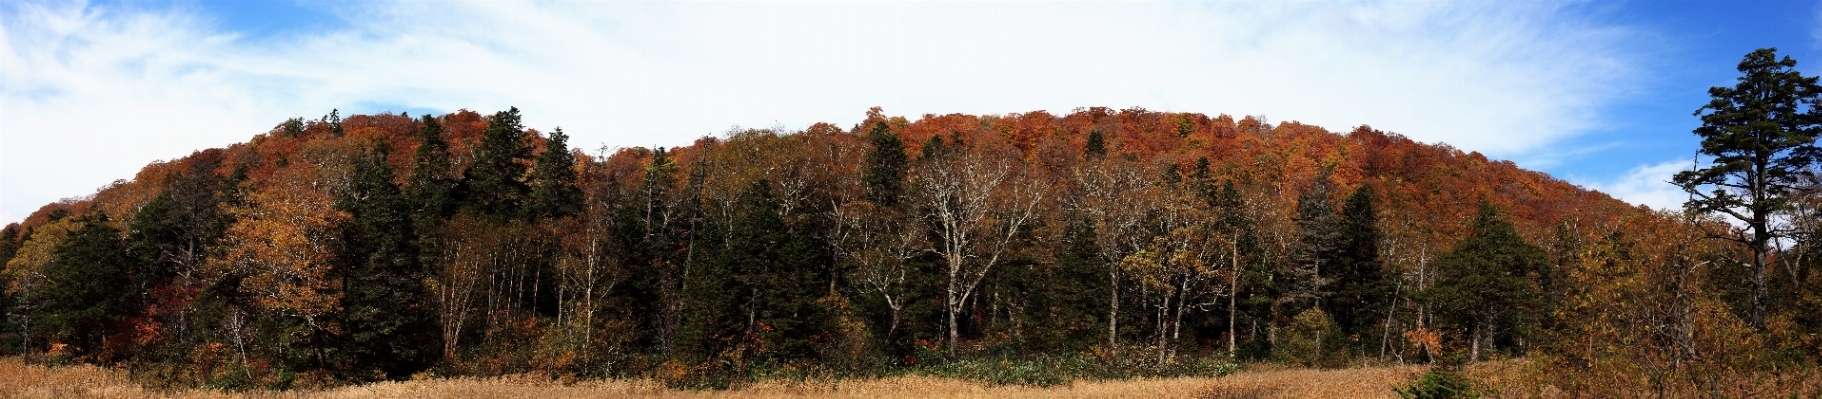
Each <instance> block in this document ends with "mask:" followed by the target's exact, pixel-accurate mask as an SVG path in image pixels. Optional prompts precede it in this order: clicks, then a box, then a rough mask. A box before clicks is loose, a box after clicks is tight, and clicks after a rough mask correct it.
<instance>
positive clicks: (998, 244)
mask: <svg viewBox="0 0 1822 399" xmlns="http://www.w3.org/2000/svg"><path fill="white" fill-rule="evenodd" d="M980 148H981V149H980V150H968V149H957V150H958V151H957V152H955V153H953V154H951V155H949V156H947V157H944V158H945V159H933V160H931V161H932V162H925V163H923V164H922V165H919V167H918V168H917V169H916V173H915V174H914V175H913V176H912V179H911V180H912V187H914V188H915V190H916V191H917V196H918V198H917V200H916V201H915V202H916V203H917V204H918V205H920V206H921V207H922V208H923V210H924V212H923V215H922V216H923V217H924V218H925V219H926V221H927V222H928V223H929V224H930V225H931V226H932V227H933V230H934V231H935V233H936V234H935V235H936V237H937V239H938V240H937V242H935V243H934V245H933V247H934V248H933V250H934V251H935V252H936V253H937V254H939V255H941V256H942V257H943V261H944V263H945V264H946V266H947V273H946V274H947V276H946V278H947V283H946V284H945V287H944V295H943V305H944V308H945V310H947V312H948V321H949V323H948V324H949V354H950V355H954V354H955V348H956V346H957V344H958V343H959V341H960V337H961V335H960V330H959V325H958V323H957V319H958V317H960V315H961V312H962V310H963V306H964V305H965V304H966V303H967V302H968V299H969V298H970V297H971V296H972V295H974V289H975V288H977V287H979V286H980V283H981V280H982V279H985V278H986V277H987V272H989V271H991V270H993V267H994V266H996V265H998V264H999V263H1000V262H1001V260H1002V257H1003V256H1004V255H1006V253H1007V251H1008V249H1009V248H1010V247H1011V246H1012V244H1013V241H1014V238H1015V236H1017V235H1018V233H1019V231H1020V230H1021V229H1023V228H1024V227H1025V225H1026V224H1027V223H1029V222H1030V221H1031V220H1032V218H1033V217H1035V216H1036V214H1037V208H1038V206H1037V205H1038V203H1039V202H1042V201H1043V199H1044V194H1045V193H1046V192H1047V191H1049V189H1050V186H1051V182H1050V181H1048V180H1047V179H1031V178H1025V177H1026V176H1024V175H1025V173H1026V172H1027V171H1028V170H1029V169H1030V168H1031V166H1030V165H1028V164H1026V163H1025V162H1023V161H1022V160H1021V159H1019V158H1018V154H1017V153H1015V152H1012V149H1010V148H1004V147H998V146H981V147H980Z"/></svg>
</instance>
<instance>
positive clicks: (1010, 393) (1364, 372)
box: [0, 357, 1423, 399]
mask: <svg viewBox="0 0 1822 399" xmlns="http://www.w3.org/2000/svg"><path fill="white" fill-rule="evenodd" d="M1261 367H1267V368H1265V369H1258V370H1253V371H1242V372H1238V373H1235V374H1233V375H1229V376H1227V377H1221V378H1163V379H1131V380H1122V381H1084V382H1076V383H1074V384H1070V385H1064V386H1057V387H1048V388H1038V387H1024V386H997V387H996V386H983V385H980V384H976V383H971V382H967V381H961V380H955V379H946V378H937V377H926V376H903V377H890V378H880V379H867V380H846V381H841V382H834V383H815V382H810V383H760V384H755V385H752V386H747V387H744V388H741V389H737V390H730V391H690V390H673V389H667V388H665V387H664V385H662V384H659V383H657V382H653V381H638V380H609V381H583V382H575V383H567V384H565V383H559V382H554V381H552V380H551V379H549V378H543V377H538V376H508V377H494V378H442V379H432V380H422V381H401V382H384V383H378V384H368V385H360V386H350V387H341V388H335V389H329V390H319V391H302V390H300V391H286V392H274V391H254V392H240V393H223V392H219V391H210V390H183V391H174V392H160V391H155V390H150V389H145V388H142V387H140V386H138V385H135V384H133V383H132V382H131V381H129V380H128V378H127V375H126V373H125V372H123V371H119V370H111V369H105V368H100V367H95V366H68V367H44V366H35V365H27V364H24V363H22V362H21V361H20V360H19V358H16V357H15V358H6V359H0V398H47V399H48V398H122V399H129V398H300V399H316V398H321V399H344V398H345V399H356V398H361V399H365V398H451V399H456V398H514V399H534V398H535V399H544V398H551V399H563V398H653V399H658V398H679V399H682V398H836V399H840V398H855V399H892V398H1065V399H1066V398H1144V399H1170V398H1185V399H1189V398H1217V399H1224V398H1275V397H1283V398H1325V397H1326V398H1378V397H1388V398H1389V397H1397V395H1395V394H1394V393H1393V392H1392V390H1391V387H1392V386H1394V385H1397V384H1403V383H1407V382H1408V381H1410V380H1411V378H1412V376H1414V375H1415V374H1417V373H1420V372H1422V370H1423V369H1422V368H1421V367H1376V368H1364V369H1345V370H1310V369H1294V368H1270V367H1271V366H1261Z"/></svg>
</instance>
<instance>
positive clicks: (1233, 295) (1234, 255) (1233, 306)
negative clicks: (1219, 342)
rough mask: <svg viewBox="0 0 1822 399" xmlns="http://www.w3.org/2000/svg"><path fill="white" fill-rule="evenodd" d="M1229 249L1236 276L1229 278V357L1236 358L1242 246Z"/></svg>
mask: <svg viewBox="0 0 1822 399" xmlns="http://www.w3.org/2000/svg"><path fill="white" fill-rule="evenodd" d="M1229 247H1230V248H1231V251H1232V252H1231V254H1230V258H1231V259H1232V260H1233V264H1234V274H1233V275H1232V276H1229V277H1228V278H1227V357H1228V358H1234V357H1236V356H1235V354H1234V318H1235V316H1237V315H1238V312H1236V311H1237V310H1238V309H1239V307H1238V305H1239V297H1240V245H1239V244H1238V243H1237V242H1236V243H1232V244H1231V245H1230V246H1229Z"/></svg>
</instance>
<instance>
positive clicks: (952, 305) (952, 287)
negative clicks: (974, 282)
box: [943, 255, 962, 357]
mask: <svg viewBox="0 0 1822 399" xmlns="http://www.w3.org/2000/svg"><path fill="white" fill-rule="evenodd" d="M953 256H959V255H952V258H951V259H950V260H949V290H948V293H947V295H944V296H943V302H944V305H945V306H944V307H946V308H948V310H949V357H955V345H956V344H958V343H959V342H961V332H960V331H957V330H956V328H957V327H958V325H957V323H956V322H955V319H956V317H957V316H958V315H957V313H961V309H960V308H961V306H962V304H961V298H957V297H956V296H957V294H956V287H957V286H958V285H960V284H961V274H960V273H961V264H960V263H961V262H960V259H959V258H953Z"/></svg>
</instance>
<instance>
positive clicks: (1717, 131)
mask: <svg viewBox="0 0 1822 399" xmlns="http://www.w3.org/2000/svg"><path fill="white" fill-rule="evenodd" d="M1796 67H1797V62H1796V61H1795V60H1792V59H1790V57H1789V56H1786V57H1784V59H1782V60H1779V59H1778V53H1777V49H1775V48H1766V49H1759V50H1756V51H1753V52H1752V53H1750V54H1747V55H1746V59H1745V60H1743V61H1740V65H1739V70H1740V73H1742V74H1744V75H1745V76H1741V77H1740V78H1739V82H1740V83H1739V84H1738V85H1735V86H1734V87H1731V88H1728V87H1712V88H1709V89H1708V94H1709V95H1710V96H1712V97H1713V99H1711V100H1709V102H1708V104H1707V105H1703V106H1702V108H1700V109H1697V110H1696V112H1695V114H1696V115H1697V116H1700V117H1701V118H1702V126H1701V127H1697V128H1696V129H1695V134H1696V136H1700V137H1701V138H1702V150H1701V153H1702V155H1707V156H1709V157H1712V159H1711V161H1710V165H1709V167H1707V168H1700V169H1696V170H1690V171H1684V172H1678V173H1677V174H1676V177H1675V178H1673V179H1672V182H1673V183H1675V184H1676V185H1677V186H1680V187H1682V188H1683V191H1686V192H1688V193H1689V194H1690V195H1691V199H1690V200H1689V202H1687V203H1685V204H1683V207H1684V208H1685V209H1687V210H1689V211H1691V212H1695V213H1703V214H1708V213H1721V214H1725V215H1727V216H1729V217H1731V218H1733V219H1736V220H1739V221H1740V223H1741V224H1743V225H1745V227H1746V232H1750V233H1751V234H1750V235H1749V234H1743V233H1742V234H1734V233H1726V234H1721V233H1716V234H1712V235H1713V236H1715V237H1719V238H1723V239H1726V240H1729V241H1733V242H1737V243H1739V244H1741V245H1745V246H1746V247H1747V248H1748V249H1750V250H1751V251H1752V252H1753V259H1752V264H1751V267H1752V270H1751V271H1752V277H1751V280H1752V282H1751V284H1752V303H1751V305H1750V311H1749V312H1748V313H1749V314H1748V316H1749V318H1750V319H1751V322H1752V325H1753V326H1754V327H1758V328H1761V329H1763V328H1765V313H1766V306H1767V305H1766V302H1767V301H1766V296H1767V295H1768V294H1767V292H1768V291H1767V289H1768V286H1769V283H1768V281H1767V280H1766V278H1767V276H1766V272H1765V270H1766V268H1767V267H1768V263H1769V262H1770V260H1769V256H1770V254H1771V253H1772V248H1771V245H1770V244H1771V242H1772V240H1774V239H1777V238H1779V237H1783V236H1785V235H1786V234H1785V233H1783V232H1782V231H1781V230H1780V229H1777V228H1776V226H1774V224H1775V222H1774V221H1773V215H1774V214H1776V213H1778V212H1781V211H1784V210H1787V209H1789V208H1790V206H1791V204H1790V196H1791V194H1792V193H1793V188H1794V187H1797V186H1798V185H1799V184H1802V179H1805V178H1808V176H1810V174H1809V172H1810V167H1811V166H1813V165H1815V164H1816V162H1817V160H1818V158H1819V157H1822V149H1818V148H1817V147H1816V138H1817V136H1818V135H1822V86H1818V85H1817V84H1816V81H1817V77H1814V76H1809V77H1805V76H1803V74H1802V73H1800V72H1798V71H1797V68H1796ZM1806 108H1807V109H1806ZM1703 190H1710V191H1708V192H1703Z"/></svg>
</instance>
